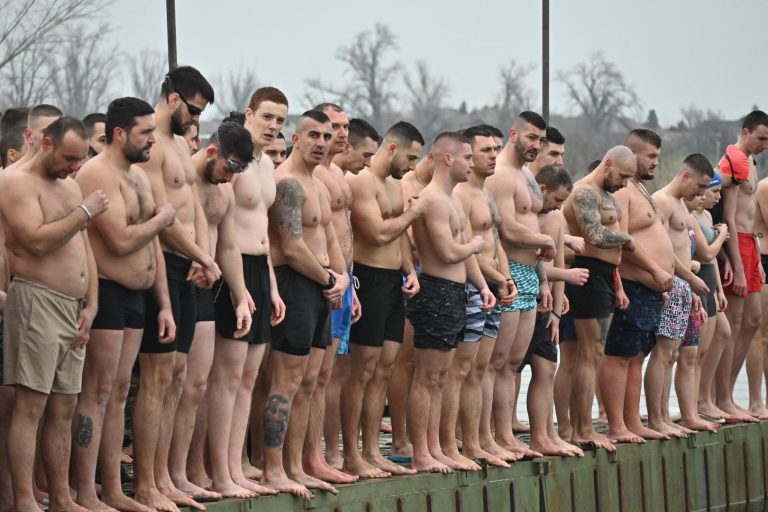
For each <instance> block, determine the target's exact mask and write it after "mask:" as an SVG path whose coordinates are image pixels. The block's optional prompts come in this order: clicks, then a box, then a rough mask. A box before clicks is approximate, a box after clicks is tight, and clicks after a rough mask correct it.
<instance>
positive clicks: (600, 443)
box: [571, 432, 616, 452]
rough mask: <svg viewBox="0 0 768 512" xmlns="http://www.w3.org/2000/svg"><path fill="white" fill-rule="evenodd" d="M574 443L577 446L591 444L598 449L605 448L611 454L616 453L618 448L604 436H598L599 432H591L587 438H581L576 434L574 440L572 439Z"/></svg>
mask: <svg viewBox="0 0 768 512" xmlns="http://www.w3.org/2000/svg"><path fill="white" fill-rule="evenodd" d="M571 442H572V443H576V444H589V443H592V444H594V445H595V446H596V447H598V448H603V449H605V450H607V451H609V452H615V451H616V446H614V444H613V443H612V442H611V441H610V439H608V438H607V437H605V436H604V435H602V434H598V433H597V432H590V433H589V434H587V435H586V436H583V437H579V436H577V435H576V433H575V432H574V434H573V438H571Z"/></svg>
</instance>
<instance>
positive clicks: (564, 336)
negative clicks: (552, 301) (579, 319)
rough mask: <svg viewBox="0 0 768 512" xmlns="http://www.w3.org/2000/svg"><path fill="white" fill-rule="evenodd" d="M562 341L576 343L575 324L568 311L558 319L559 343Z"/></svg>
mask: <svg viewBox="0 0 768 512" xmlns="http://www.w3.org/2000/svg"><path fill="white" fill-rule="evenodd" d="M564 341H576V322H574V321H573V315H571V312H570V311H569V312H568V313H566V314H564V315H563V316H561V317H560V343H562V342H564Z"/></svg>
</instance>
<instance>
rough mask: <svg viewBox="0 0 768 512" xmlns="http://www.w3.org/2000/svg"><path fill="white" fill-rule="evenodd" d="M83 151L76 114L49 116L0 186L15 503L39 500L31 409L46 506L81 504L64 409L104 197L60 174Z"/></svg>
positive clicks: (76, 383)
mask: <svg viewBox="0 0 768 512" xmlns="http://www.w3.org/2000/svg"><path fill="white" fill-rule="evenodd" d="M87 152H88V143H87V141H86V138H85V128H84V127H83V124H82V123H81V122H80V121H78V120H77V119H74V118H71V117H64V118H60V119H57V120H56V121H54V122H53V123H51V124H50V125H49V126H48V127H47V128H46V129H45V130H44V131H43V138H42V141H41V144H40V148H39V150H38V151H37V152H36V154H35V155H34V156H33V157H32V158H30V159H29V160H27V163H26V164H25V165H24V166H23V167H19V168H17V169H16V172H15V173H14V174H12V175H10V176H6V177H5V178H4V180H3V184H2V188H1V189H0V213H2V224H3V230H4V233H5V236H6V247H7V253H8V258H9V263H10V268H11V271H12V273H13V275H14V280H13V282H12V283H11V285H10V288H9V290H8V297H7V303H6V306H5V313H4V320H5V321H4V326H3V329H4V338H5V339H4V342H3V355H4V361H3V377H4V382H3V383H4V384H5V385H13V386H15V387H16V401H15V404H14V408H13V417H12V418H11V424H10V431H9V433H8V439H7V442H8V458H9V460H10V461H11V479H12V483H13V496H14V503H15V506H16V508H15V510H16V511H17V512H29V511H31V510H41V509H40V507H39V506H38V505H37V502H36V500H35V497H34V493H33V490H32V480H33V467H34V464H35V448H36V446H37V442H36V440H37V431H38V426H39V424H40V422H41V419H42V432H41V435H40V448H41V455H42V461H43V464H44V466H45V470H46V477H47V483H48V494H49V498H50V509H51V510H53V511H57V510H68V511H75V512H85V510H86V509H85V508H82V507H80V506H78V505H76V504H75V503H74V502H73V501H72V498H71V497H70V494H69V481H68V474H69V455H70V443H71V432H72V415H73V413H74V411H75V406H76V402H77V394H78V393H79V392H80V389H81V385H80V383H81V379H82V372H83V362H84V360H85V345H86V343H88V339H89V331H90V328H91V323H92V322H93V318H94V316H95V315H96V311H97V306H98V281H97V275H96V262H95V261H94V259H93V253H92V252H91V247H90V244H89V243H88V234H87V232H86V231H85V228H86V226H87V225H88V222H89V221H90V220H91V219H93V218H94V217H96V216H98V215H100V214H101V213H102V212H103V211H104V210H105V209H106V208H107V206H108V199H107V196H106V194H104V192H102V191H101V190H97V191H94V192H93V193H91V194H89V195H88V196H87V197H86V198H85V199H83V197H82V195H81V193H80V189H79V188H78V186H77V184H76V183H75V182H74V181H73V180H69V179H67V177H68V176H69V175H70V174H72V173H73V172H76V171H77V170H78V169H79V168H80V165H81V164H82V162H83V161H85V158H86V156H87ZM5 441H6V440H4V442H5Z"/></svg>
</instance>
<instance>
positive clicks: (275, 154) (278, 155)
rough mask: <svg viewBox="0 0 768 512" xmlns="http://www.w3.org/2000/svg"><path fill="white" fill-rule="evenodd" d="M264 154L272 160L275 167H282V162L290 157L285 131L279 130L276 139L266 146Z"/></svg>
mask: <svg viewBox="0 0 768 512" xmlns="http://www.w3.org/2000/svg"><path fill="white" fill-rule="evenodd" d="M264 154H265V155H267V156H268V157H269V159H270V160H272V163H273V164H274V166H275V169H277V168H278V167H280V164H281V163H283V162H285V159H286V158H287V157H288V145H287V144H286V142H285V135H283V132H278V134H277V137H276V138H275V140H273V141H272V143H271V144H269V145H267V146H264Z"/></svg>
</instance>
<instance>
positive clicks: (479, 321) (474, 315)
mask: <svg viewBox="0 0 768 512" xmlns="http://www.w3.org/2000/svg"><path fill="white" fill-rule="evenodd" d="M489 288H490V286H489ZM491 291H493V290H491ZM494 295H496V294H494ZM497 300H498V298H497ZM482 307H483V298H482V297H481V296H480V291H479V290H478V289H477V288H475V286H474V285H473V284H472V283H467V309H466V311H467V317H466V320H467V323H466V324H465V326H464V331H463V332H462V333H461V334H460V335H459V339H460V340H463V341H466V342H469V343H474V342H477V341H480V338H482V337H483V336H486V337H488V338H491V339H493V340H495V339H496V338H498V337H499V324H500V323H501V307H500V306H499V304H498V302H497V303H496V305H495V306H494V307H493V309H492V310H490V311H482V309H481V308H482Z"/></svg>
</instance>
